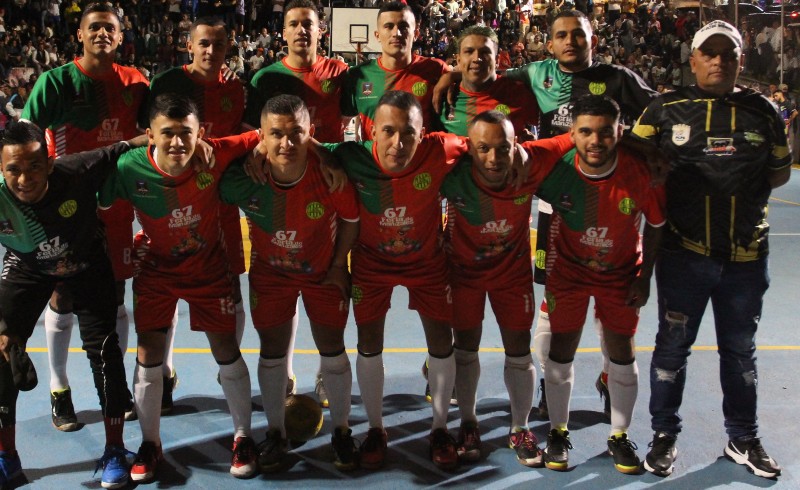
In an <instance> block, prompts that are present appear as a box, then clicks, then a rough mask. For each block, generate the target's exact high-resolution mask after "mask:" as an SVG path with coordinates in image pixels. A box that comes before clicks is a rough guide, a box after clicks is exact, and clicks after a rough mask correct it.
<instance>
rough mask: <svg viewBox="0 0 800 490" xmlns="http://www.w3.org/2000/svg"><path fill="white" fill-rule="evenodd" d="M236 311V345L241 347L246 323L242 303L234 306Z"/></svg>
mask: <svg viewBox="0 0 800 490" xmlns="http://www.w3.org/2000/svg"><path fill="white" fill-rule="evenodd" d="M233 308H234V311H235V312H236V345H238V346H239V347H241V346H242V337H244V322H245V314H244V305H243V304H242V301H239V302H238V303H236V304H235V305H234V307H233Z"/></svg>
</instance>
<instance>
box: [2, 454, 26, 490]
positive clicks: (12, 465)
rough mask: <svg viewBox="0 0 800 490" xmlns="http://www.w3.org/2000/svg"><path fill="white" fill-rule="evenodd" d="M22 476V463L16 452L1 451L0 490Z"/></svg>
mask: <svg viewBox="0 0 800 490" xmlns="http://www.w3.org/2000/svg"><path fill="white" fill-rule="evenodd" d="M21 474H22V462H21V461H20V460H19V453H17V452H16V451H0V488H5V485H6V483H8V482H10V481H12V480H14V479H15V478H17V477H18V476H19V475H21Z"/></svg>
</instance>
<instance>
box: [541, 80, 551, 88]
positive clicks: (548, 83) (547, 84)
mask: <svg viewBox="0 0 800 490" xmlns="http://www.w3.org/2000/svg"><path fill="white" fill-rule="evenodd" d="M542 85H543V86H544V88H546V89H549V88H550V87H552V86H553V77H547V78H545V79H544V82H543V83H542Z"/></svg>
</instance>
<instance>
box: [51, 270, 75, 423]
mask: <svg viewBox="0 0 800 490" xmlns="http://www.w3.org/2000/svg"><path fill="white" fill-rule="evenodd" d="M73 317H74V315H73V313H72V298H71V297H70V295H69V293H68V292H67V291H66V290H65V288H64V287H63V286H62V285H60V284H59V285H56V289H55V290H54V291H53V294H52V296H51V298H50V303H49V305H48V307H47V309H46V310H45V313H44V331H45V339H46V341H47V360H48V361H49V362H50V409H51V413H52V420H53V426H54V427H55V428H56V429H58V430H60V431H63V432H71V431H74V430H78V418H77V417H76V416H75V408H74V407H73V405H72V390H70V387H69V378H68V377H67V358H68V357H69V342H70V338H71V337H72V323H73Z"/></svg>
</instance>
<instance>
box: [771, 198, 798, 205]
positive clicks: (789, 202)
mask: <svg viewBox="0 0 800 490" xmlns="http://www.w3.org/2000/svg"><path fill="white" fill-rule="evenodd" d="M770 199H771V200H773V201H778V202H782V203H784V204H791V205H793V206H800V202H794V201H787V200H786V199H778V198H777V197H772V196H770Z"/></svg>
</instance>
